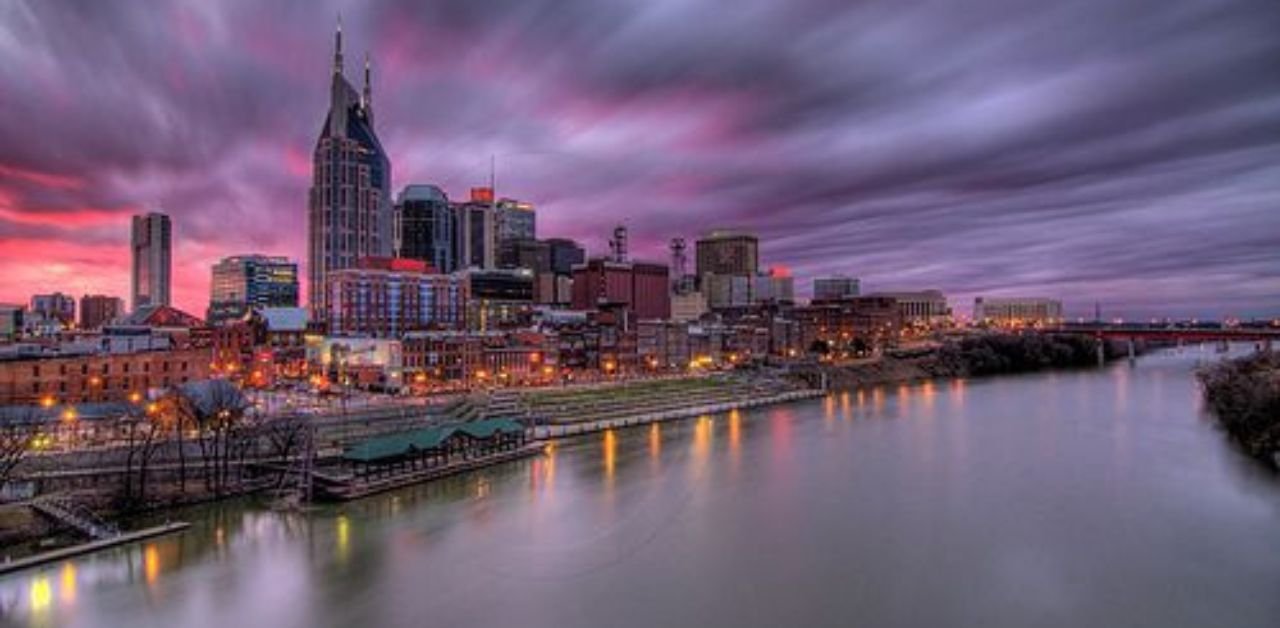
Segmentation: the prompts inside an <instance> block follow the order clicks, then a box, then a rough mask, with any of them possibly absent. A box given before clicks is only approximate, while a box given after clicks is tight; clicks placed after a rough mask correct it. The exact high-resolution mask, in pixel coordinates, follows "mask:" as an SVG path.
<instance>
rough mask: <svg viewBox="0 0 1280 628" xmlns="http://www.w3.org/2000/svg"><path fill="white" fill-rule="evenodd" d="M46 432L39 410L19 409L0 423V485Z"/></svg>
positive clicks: (10, 477) (4, 482) (10, 475)
mask: <svg viewBox="0 0 1280 628" xmlns="http://www.w3.org/2000/svg"><path fill="white" fill-rule="evenodd" d="M46 433H47V430H46V429H45V423H44V421H42V420H41V417H40V411H39V410H38V409H36V408H29V409H25V410H24V411H20V412H18V413H17V415H16V416H12V417H10V418H7V419H3V422H2V423H0V487H3V486H4V485H6V484H8V482H9V480H10V479H12V477H13V473H14V471H15V470H16V469H17V468H18V465H20V464H22V461H23V460H24V459H25V458H26V457H27V454H29V453H30V452H31V450H32V449H34V447H35V445H36V444H37V443H39V442H40V439H41V438H43V437H44V435H45V434H46Z"/></svg>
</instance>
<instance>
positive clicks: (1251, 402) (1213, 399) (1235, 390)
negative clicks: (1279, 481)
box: [1199, 353, 1280, 467]
mask: <svg viewBox="0 0 1280 628" xmlns="http://www.w3.org/2000/svg"><path fill="white" fill-rule="evenodd" d="M1199 377H1200V382H1201V383H1202V384H1203V385H1204V398H1205V402H1206V403H1207V404H1208V407H1209V410H1210V411H1211V412H1213V414H1214V416H1215V417H1217V419H1218V422H1219V423H1220V424H1221V425H1222V427H1223V428H1224V429H1226V430H1227V433H1229V434H1231V436H1232V437H1234V438H1235V439H1236V440H1237V441H1238V442H1239V443H1240V446H1241V447H1243V448H1244V450H1245V451H1246V452H1247V453H1248V454H1249V455H1251V456H1254V457H1255V458H1258V459H1260V460H1262V461H1263V462H1265V463H1267V464H1268V465H1270V466H1272V467H1276V466H1280V354H1277V353H1259V354H1256V355H1252V356H1249V357H1246V358H1240V359H1237V360H1229V361H1226V362H1221V363H1219V364H1215V365H1213V366H1210V367H1208V368H1205V369H1203V370H1201V371H1200V373H1199Z"/></svg>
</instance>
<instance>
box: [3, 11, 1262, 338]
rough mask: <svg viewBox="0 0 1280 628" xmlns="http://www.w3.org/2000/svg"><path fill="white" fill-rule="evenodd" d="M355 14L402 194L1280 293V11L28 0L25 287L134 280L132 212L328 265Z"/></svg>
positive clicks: (1132, 296) (1124, 294)
mask: <svg viewBox="0 0 1280 628" xmlns="http://www.w3.org/2000/svg"><path fill="white" fill-rule="evenodd" d="M339 12H341V14H342V17H343V21H344V31H345V33H346V41H347V52H348V55H347V67H348V75H350V76H358V73H359V67H360V61H361V57H362V55H363V53H364V52H365V51H368V52H370V53H371V55H372V57H373V63H374V105H375V112H376V115H377V121H378V128H379V132H380V134H381V136H382V139H383V142H384V144H385V145H386V146H387V148H388V150H389V151H390V153H391V158H392V162H393V181H394V185H395V187H396V188H397V189H399V188H400V187H402V186H403V185H404V184H406V183H410V182H435V183H439V184H441V185H442V186H443V187H444V188H445V189H446V190H447V191H448V192H449V193H450V195H452V196H455V197H461V196H463V195H464V194H465V192H466V189H467V187H468V186H471V185H477V184H482V183H484V181H485V180H486V179H487V177H488V163H489V155H490V154H496V155H497V161H498V183H499V192H500V193H501V194H503V195H508V196H514V197H518V198H521V199H525V200H529V201H532V202H534V203H535V204H537V205H538V207H539V211H540V213H539V222H540V224H539V230H540V233H541V234H542V235H568V236H573V237H577V238H581V239H582V240H584V241H585V243H586V244H587V245H588V248H589V249H591V250H592V251H596V252H599V251H601V250H602V249H603V246H602V245H603V241H604V239H605V237H606V236H607V233H608V231H609V229H610V228H611V226H612V225H613V224H615V222H616V221H619V220H623V221H625V222H626V223H627V224H628V225H629V226H630V228H631V233H632V239H633V243H634V244H633V250H636V251H637V252H638V253H639V254H641V255H643V256H648V257H665V248H664V243H665V241H666V240H667V239H668V238H670V237H673V236H677V235H682V236H686V237H693V236H696V235H697V233H698V232H699V231H702V230H704V229H707V228H711V227H718V226H723V227H740V228H747V229H753V230H756V231H758V232H759V233H760V235H761V237H762V241H763V244H762V249H763V250H762V254H763V257H764V259H765V262H766V263H768V264H778V265H785V266H787V267H789V268H790V269H791V270H792V271H793V273H794V274H795V275H797V277H798V279H799V283H800V284H801V286H802V288H801V292H802V293H807V292H808V279H809V278H811V277H812V276H814V275H816V274H823V273H832V272H843V273H848V274H853V275H856V276H859V277H862V279H863V282H864V288H865V289H913V288H928V287H938V288H941V289H943V290H945V291H946V292H947V293H948V294H949V295H950V296H952V297H953V304H954V305H956V306H957V309H958V310H960V311H962V312H965V313H967V311H968V309H969V304H970V303H971V301H972V298H973V296H974V295H975V294H992V295H998V294H1009V295H1012V294H1029V295H1049V296H1058V297H1061V298H1063V299H1064V300H1065V301H1066V302H1067V306H1068V310H1069V312H1070V313H1071V314H1072V315H1083V314H1085V313H1087V312H1092V308H1093V301H1094V300H1095V299H1100V300H1101V301H1102V302H1103V304H1104V308H1105V309H1106V310H1107V311H1108V313H1111V314H1116V315H1121V314H1123V315H1127V316H1142V317H1146V316H1150V315H1153V314H1155V313H1169V314H1176V315H1197V316H1220V315H1223V314H1234V315H1240V316H1255V315H1265V316H1270V315H1275V314H1278V313H1280V3H1277V2H1276V1H1275V0H1239V1H1223V2H1213V1H1208V0H1199V1H1184V0H1150V1H1146V0H1143V1H1130V0H1088V1H1083V0H1076V1H1073V2H1032V1H1028V0H1009V1H986V0H983V1H978V0H967V1H964V2H956V1H954V0H939V1H933V2H902V1H901V0H886V1H883V2H848V1H794V0H788V1H782V0H777V1H772V2H756V1H753V0H735V1H733V2H717V3H711V2H706V3H697V2H681V1H662V0H646V1H643V2H601V1H599V0H548V1H546V2H539V1H533V0H512V1H506V0H483V1H476V0H459V1H450V2H440V1H432V2H411V1H405V2H360V3H355V2H352V3H345V4H344V3H337V2H314V1H305V2H303V1H298V2H256V1H255V2H249V1H245V2H215V1H208V0H191V1H187V2H88V1H85V2H59V1H47V0H46V1H34V0H33V1H31V2H23V1H21V0H17V1H14V0H9V1H7V2H3V3H0V114H2V115H0V301H25V300H26V299H27V298H28V297H29V295H30V294H31V293H33V292H36V291H46V290H54V289H61V290H64V291H69V292H73V293H76V294H79V293H82V292H86V291H105V292H109V293H115V294H119V295H121V296H124V295H126V294H127V292H128V248H127V246H128V215H129V214H130V213H131V212H135V211H139V210H144V209H148V208H154V207H159V208H162V209H163V210H164V211H167V212H169V213H171V214H172V215H173V216H174V218H175V223H176V226H175V229H176V238H177V239H176V241H175V246H176V255H175V274H176V276H177V279H178V285H176V286H175V290H174V292H175V299H176V301H177V305H179V306H180V307H183V308H185V309H188V310H190V311H192V312H194V313H197V314H202V313H203V310H204V304H205V302H206V301H207V298H208V297H207V290H208V267H209V265H210V264H211V263H212V261H213V260H215V259H216V258H218V257H219V256H222V255H226V254H232V253H240V252H264V253H276V254H286V255H290V256H293V257H297V258H301V257H303V253H304V250H305V249H304V246H303V244H304V236H305V203H306V189H307V185H308V177H309V171H310V166H309V159H310V157H309V155H310V151H311V148H312V146H313V144H314V142H315V136H316V134H317V132H318V131H319V129H320V126H321V121H322V119H323V116H324V112H325V108H326V100H327V97H328V80H329V68H330V54H331V45H332V30H333V25H334V19H335V16H336V15H337V14H338V13H339Z"/></svg>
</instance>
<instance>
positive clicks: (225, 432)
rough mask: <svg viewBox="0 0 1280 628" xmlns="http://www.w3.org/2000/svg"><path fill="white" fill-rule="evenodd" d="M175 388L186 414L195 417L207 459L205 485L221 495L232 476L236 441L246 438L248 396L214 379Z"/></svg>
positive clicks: (201, 453)
mask: <svg viewBox="0 0 1280 628" xmlns="http://www.w3.org/2000/svg"><path fill="white" fill-rule="evenodd" d="M201 384H202V385H200V386H189V387H187V388H184V389H180V390H178V391H176V392H175V395H177V396H178V398H179V399H180V400H181V402H180V404H179V405H180V406H181V407H182V408H183V410H184V412H183V414H186V415H188V416H189V417H190V418H191V420H192V426H193V428H194V429H195V432H196V442H197V443H198V445H199V447H200V457H201V460H202V462H203V463H204V479H205V488H206V489H207V490H208V491H209V492H211V493H213V494H214V495H221V494H222V493H223V491H224V490H225V489H226V487H227V484H228V482H229V479H230V465H231V461H232V459H233V454H234V453H235V451H234V450H233V441H238V440H242V439H241V437H242V435H243V434H244V430H242V429H240V428H241V423H242V422H243V420H244V417H245V409H246V403H245V399H244V396H243V395H241V394H240V391H239V390H238V389H237V388H236V387H235V386H234V385H233V384H231V383H230V382H227V381H225V380H211V381H208V382H202V383H201Z"/></svg>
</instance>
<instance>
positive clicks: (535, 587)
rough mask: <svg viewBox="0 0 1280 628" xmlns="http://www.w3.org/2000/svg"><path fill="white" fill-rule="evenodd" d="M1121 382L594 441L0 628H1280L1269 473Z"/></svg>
mask: <svg viewBox="0 0 1280 628" xmlns="http://www.w3.org/2000/svg"><path fill="white" fill-rule="evenodd" d="M1219 357H1221V356H1219V355H1217V354H1215V353H1214V352H1213V351H1212V350H1211V349H1208V348H1199V347H1193V348H1188V349H1186V350H1183V351H1181V352H1177V351H1167V352H1162V353H1157V354H1152V355H1149V356H1146V357H1143V358H1141V359H1139V360H1138V362H1137V363H1136V365H1129V364H1127V363H1123V362H1122V363H1118V364H1115V365H1112V366H1110V367H1108V368H1106V369H1099V370H1086V371H1070V372H1053V373H1043V374H1034V375H1026V376H1017V377H1004V378H992V379H983V380H949V381H937V382H926V383H921V384H914V385H909V386H888V387H882V388H875V389H870V390H864V391H861V392H850V393H838V394H833V395H831V396H829V397H827V398H825V399H817V400H813V401H806V402H801V403H794V404H789V405H784V406H774V407H768V408H761V409H757V410H752V411H749V412H747V411H744V412H733V413H728V414H721V415H716V416H707V417H701V418H697V419H690V420H687V421H682V422H676V423H668V424H663V425H655V426H648V427H640V428H634V429H627V430H618V431H613V432H607V433H602V434H596V435H592V436H587V437H581V438H578V439H573V440H568V441H562V442H559V443H556V444H555V445H554V446H553V447H552V449H551V450H550V451H549V453H548V454H547V455H545V456H542V457H539V458H534V459H529V460H525V461H521V462H516V463H511V464H507V465H504V466H502V467H497V468H492V469H489V470H486V471H483V472H479V473H475V474H472V475H469V476H465V477H459V478H455V479H452V480H446V481H443V482H439V483H435V484H431V485H426V486H420V487H416V488H413V489H407V490H403V491H400V492H396V493H389V494H386V495H382V496H378V497H374V498H370V499H367V500H364V501H360V502H356V503H350V504H344V505H341V506H325V507H320V508H318V509H316V510H315V511H313V512H311V513H309V514H307V515H301V514H280V513H276V512H273V511H270V510H268V509H264V508H261V507H258V506H255V505H253V504H250V503H229V504H222V505H217V506H212V507H204V508H200V509H195V510H191V511H188V512H185V513H182V514H181V516H182V517H183V518H187V519H189V520H191V521H192V523H193V524H194V527H193V528H192V529H191V530H190V531H188V532H186V533H184V534H181V535H179V536H174V537H170V538H163V539H158V540H154V541H151V542H147V543H142V544H137V545H134V546H130V547H126V548H121V549H118V550H111V551H106V552H102V553H98V554H95V555H92V556H88V557H84V558H80V559H76V560H71V561H68V562H65V563H61V564H54V565H50V566H48V567H46V568H43V569H40V570H35V571H27V572H23V573H18V574H13V575H10V576H7V577H4V578H3V579H0V625H4V626H68V627H74V626H130V627H142V626H157V627H161V626H163V627H171V626H183V627H185V628H196V627H204V626H208V627H219V628H226V627H231V628H248V627H250V626H272V627H275V628H286V627H294V626H297V627H303V626H307V627H309V626H361V627H364V628H372V627H375V626H427V625H430V626H433V627H439V626H502V625H506V626H711V625H725V626H730V625H731V626H853V625H866V626H974V627H979V626H981V627H991V626H1018V627H1022V626H1072V627H1075V626H1161V627H1164V628H1168V627H1171V626H1214V627H1216V626H1232V627H1248V626H1267V627H1273V626H1276V625H1280V624H1278V623H1277V622H1280V480H1277V478H1276V477H1274V476H1273V475H1272V474H1270V473H1269V472H1267V471H1266V470H1264V469H1262V468H1260V466H1259V465H1257V464H1256V463H1254V462H1253V461H1251V460H1249V459H1247V458H1245V457H1244V456H1243V455H1242V454H1240V453H1239V452H1238V451H1236V450H1235V449H1234V448H1233V447H1232V446H1231V445H1230V444H1229V442H1227V441H1226V440H1225V439H1224V437H1223V435H1222V434H1221V432H1219V431H1218V430H1217V429H1215V427H1214V426H1213V424H1212V422H1211V421H1210V420H1209V419H1208V418H1207V417H1205V416H1204V414H1203V412H1202V410H1201V409H1200V405H1201V404H1200V399H1199V392H1198V388H1197V385H1196V383H1195V380H1194V379H1193V376H1192V370H1193V368H1194V367H1195V365H1196V364H1197V363H1198V362H1200V361H1203V360H1214V359H1218V358H1219Z"/></svg>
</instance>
